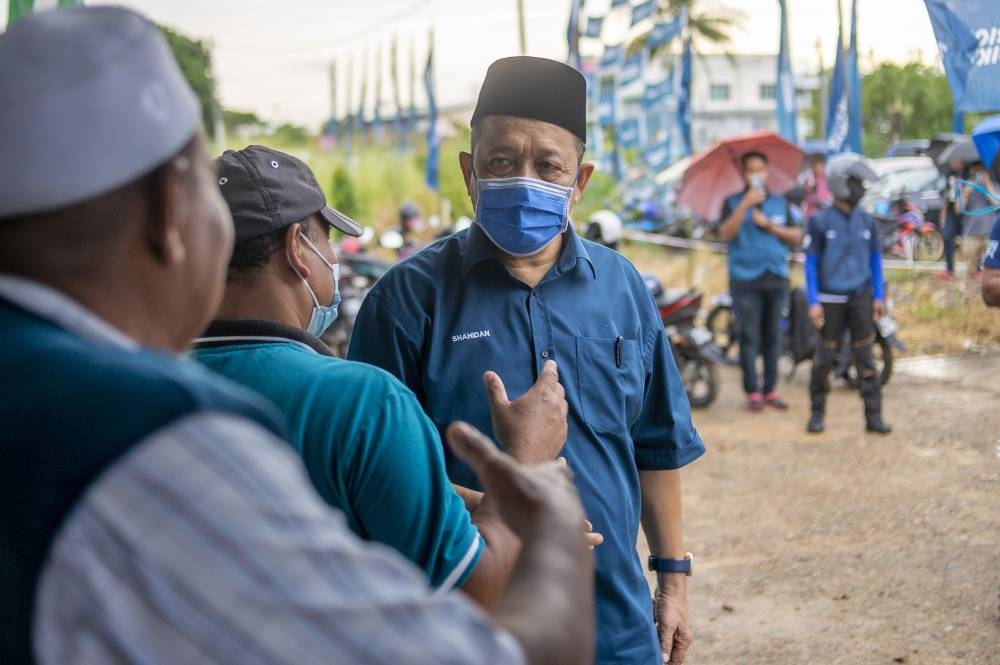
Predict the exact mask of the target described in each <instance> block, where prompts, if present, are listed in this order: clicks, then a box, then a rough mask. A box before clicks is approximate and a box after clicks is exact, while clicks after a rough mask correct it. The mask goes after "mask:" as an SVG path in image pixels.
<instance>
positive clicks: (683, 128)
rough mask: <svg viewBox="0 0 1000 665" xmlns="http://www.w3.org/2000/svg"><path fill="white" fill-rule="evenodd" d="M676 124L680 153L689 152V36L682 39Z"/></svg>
mask: <svg viewBox="0 0 1000 665" xmlns="http://www.w3.org/2000/svg"><path fill="white" fill-rule="evenodd" d="M677 125H678V127H679V128H680V139H681V145H680V149H681V154H682V155H683V156H687V155H690V154H691V38H690V37H688V38H687V39H685V40H684V55H683V56H682V57H681V85H680V90H679V91H678V94H677Z"/></svg>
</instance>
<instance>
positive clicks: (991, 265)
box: [983, 216, 1000, 307]
mask: <svg viewBox="0 0 1000 665" xmlns="http://www.w3.org/2000/svg"><path fill="white" fill-rule="evenodd" d="M983 302H985V303H986V305H987V307H1000V216H998V217H997V218H996V220H995V221H994V222H993V228H992V229H991V230H990V240H989V242H988V243H987V244H986V252H985V253H984V254H983Z"/></svg>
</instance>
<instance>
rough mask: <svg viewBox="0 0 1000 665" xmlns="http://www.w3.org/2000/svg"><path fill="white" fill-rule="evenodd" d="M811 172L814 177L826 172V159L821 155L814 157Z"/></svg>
mask: <svg viewBox="0 0 1000 665" xmlns="http://www.w3.org/2000/svg"><path fill="white" fill-rule="evenodd" d="M812 172H813V175H815V176H816V177H820V176H822V175H823V174H824V173H825V172H826V160H825V159H823V158H821V157H814V158H813V160H812Z"/></svg>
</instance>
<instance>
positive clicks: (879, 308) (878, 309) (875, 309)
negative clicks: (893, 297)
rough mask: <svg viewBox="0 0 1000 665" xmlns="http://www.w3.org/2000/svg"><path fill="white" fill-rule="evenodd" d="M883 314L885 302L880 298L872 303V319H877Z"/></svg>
mask: <svg viewBox="0 0 1000 665" xmlns="http://www.w3.org/2000/svg"><path fill="white" fill-rule="evenodd" d="M883 316H885V303H884V302H882V301H881V300H876V301H875V302H873V303H872V320H874V321H878V320H879V319H881V318H882V317H883Z"/></svg>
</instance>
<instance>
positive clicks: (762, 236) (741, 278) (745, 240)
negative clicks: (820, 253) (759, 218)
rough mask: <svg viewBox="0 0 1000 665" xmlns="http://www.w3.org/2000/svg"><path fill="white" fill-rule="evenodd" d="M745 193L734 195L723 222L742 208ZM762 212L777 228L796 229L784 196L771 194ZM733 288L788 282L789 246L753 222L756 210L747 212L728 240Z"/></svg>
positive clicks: (728, 200) (729, 201)
mask: <svg viewBox="0 0 1000 665" xmlns="http://www.w3.org/2000/svg"><path fill="white" fill-rule="evenodd" d="M745 195H746V192H745V191H743V192H739V193H738V194H733V195H732V196H730V197H729V198H728V199H726V202H725V204H723V207H722V219H725V218H727V217H729V215H730V214H731V213H732V211H733V210H735V209H736V208H737V207H739V205H740V202H741V201H742V200H743V197H744V196H745ZM761 212H762V213H764V216H765V217H767V218H768V219H769V220H770V221H771V223H772V224H774V225H775V226H796V225H797V224H796V222H795V220H794V219H793V218H792V215H791V212H790V211H789V207H788V201H787V200H785V197H783V196H777V195H775V194H769V195H768V196H767V198H766V199H764V202H763V203H762V204H761ZM727 259H728V263H729V280H730V284H731V286H733V287H734V288H739V287H740V286H741V285H745V286H751V285H754V284H758V283H760V284H763V283H765V282H766V283H767V284H766V286H771V285H772V283H774V282H776V285H778V286H782V285H784V283H785V282H786V281H787V280H788V245H786V244H785V243H783V242H782V241H781V240H779V239H778V237H777V236H775V235H774V234H772V233H768V232H767V231H765V230H764V229H762V228H760V227H759V226H757V225H756V224H754V223H753V210H752V209H751V210H747V212H746V215H745V216H744V217H743V225H742V226H740V230H739V231H738V232H737V233H736V236H735V237H734V238H733V239H732V240H730V241H729V249H728V254H727Z"/></svg>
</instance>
